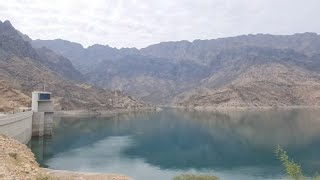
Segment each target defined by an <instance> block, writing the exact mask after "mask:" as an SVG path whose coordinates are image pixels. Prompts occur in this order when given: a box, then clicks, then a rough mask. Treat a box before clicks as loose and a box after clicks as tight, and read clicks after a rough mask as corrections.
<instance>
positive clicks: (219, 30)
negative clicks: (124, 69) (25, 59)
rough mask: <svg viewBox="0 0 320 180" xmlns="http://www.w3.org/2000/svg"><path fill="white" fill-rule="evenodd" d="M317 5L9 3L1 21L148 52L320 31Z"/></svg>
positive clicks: (179, 0) (0, 8)
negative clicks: (172, 44)
mask: <svg viewBox="0 0 320 180" xmlns="http://www.w3.org/2000/svg"><path fill="white" fill-rule="evenodd" d="M319 9H320V1H319V0H90V1H88V0H52V1H51V0H50V1H46V0H10V1H5V2H2V3H0V20H1V21H4V20H7V19H8V20H10V21H11V22H12V24H13V25H14V26H15V27H16V28H17V29H19V30H20V31H22V32H23V33H25V34H28V35H29V36H30V37H31V38H32V39H56V38H62V39H66V40H70V41H74V42H78V43H81V44H83V45H84V46H88V45H92V44H104V45H105V44H108V45H110V46H112V47H118V48H119V47H138V48H141V47H145V46H148V45H150V44H155V43H158V42H161V41H177V40H189V41H193V40H194V39H213V38H219V37H228V36H235V35H241V34H250V33H252V34H256V33H270V34H293V33H296V32H297V33H299V32H306V31H308V32H316V33H319V32H320V21H319V20H318V18H319V17H320V10H319Z"/></svg>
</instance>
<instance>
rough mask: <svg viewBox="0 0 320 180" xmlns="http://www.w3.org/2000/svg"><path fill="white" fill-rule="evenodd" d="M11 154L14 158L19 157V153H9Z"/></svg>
mask: <svg viewBox="0 0 320 180" xmlns="http://www.w3.org/2000/svg"><path fill="white" fill-rule="evenodd" d="M9 156H10V157H12V158H14V159H17V158H18V154H17V153H9Z"/></svg>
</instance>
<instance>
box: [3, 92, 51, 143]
mask: <svg viewBox="0 0 320 180" xmlns="http://www.w3.org/2000/svg"><path fill="white" fill-rule="evenodd" d="M53 114H54V111H53V102H52V100H51V93H50V92H39V91H35V92H32V111H29V112H23V113H19V114H12V115H5V116H0V134H5V135H7V136H9V137H11V138H13V139H16V140H18V141H19V142H21V143H24V144H27V143H28V142H29V141H30V139H31V137H32V136H44V135H52V133H53V130H52V125H53Z"/></svg>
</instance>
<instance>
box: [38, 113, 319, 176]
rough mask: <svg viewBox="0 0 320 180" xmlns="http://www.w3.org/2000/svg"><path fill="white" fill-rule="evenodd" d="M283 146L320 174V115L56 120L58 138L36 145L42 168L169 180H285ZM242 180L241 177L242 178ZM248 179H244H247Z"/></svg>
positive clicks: (149, 115)
mask: <svg viewBox="0 0 320 180" xmlns="http://www.w3.org/2000/svg"><path fill="white" fill-rule="evenodd" d="M278 144H280V145H282V146H283V147H284V148H285V149H286V150H288V152H289V153H290V155H291V156H292V157H294V158H295V159H296V160H297V161H299V162H300V163H301V164H302V166H303V167H304V168H305V170H306V171H307V173H312V172H315V171H316V170H319V169H320V164H319V163H320V157H319V155H318V152H319V150H320V111H319V110H315V109H305V110H301V109H300V110H282V111H277V110H263V111H225V112H221V111H220V112H199V111H186V110H178V109H167V110H164V111H162V112H146V113H142V112H140V113H131V114H126V115H119V116H116V117H108V118H102V117H83V118H81V117H57V119H55V128H54V136H52V137H51V138H44V139H33V140H32V150H33V152H35V154H36V156H37V159H38V161H39V162H40V163H41V164H42V165H43V166H49V167H51V168H57V169H69V170H84V171H96V172H118V173H125V174H128V175H131V176H133V177H136V178H137V179H144V178H147V176H148V175H150V177H152V176H154V174H157V176H159V177H160V178H159V179H161V178H162V179H168V178H169V177H171V176H173V175H174V174H177V173H181V172H184V171H196V172H198V171H199V172H208V171H209V172H213V173H214V174H217V175H220V176H221V177H224V178H227V179H228V178H231V179H232V175H236V177H242V176H244V177H243V179H250V178H249V177H248V176H250V177H251V178H252V179H255V178H257V177H259V178H275V177H278V176H281V174H282V171H281V168H280V164H279V162H278V161H277V160H276V159H275V158H274V153H273V151H274V149H275V147H276V146H277V145H278ZM238 179H239V178H238ZM240 179H241V178H240Z"/></svg>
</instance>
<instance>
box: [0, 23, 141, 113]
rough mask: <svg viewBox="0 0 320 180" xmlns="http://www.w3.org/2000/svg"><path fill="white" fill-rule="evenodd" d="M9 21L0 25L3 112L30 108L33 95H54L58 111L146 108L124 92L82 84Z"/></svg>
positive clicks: (59, 60)
mask: <svg viewBox="0 0 320 180" xmlns="http://www.w3.org/2000/svg"><path fill="white" fill-rule="evenodd" d="M26 40H27V39H26V37H25V36H21V33H19V32H18V31H17V30H15V28H14V27H13V26H12V25H11V23H10V22H9V21H5V22H0V81H1V84H0V92H1V93H0V110H1V111H8V110H12V107H13V106H15V107H20V106H29V105H30V100H31V98H30V96H31V92H32V91H35V90H42V89H43V87H44V86H45V88H46V90H48V91H51V92H52V93H53V95H54V102H55V106H56V108H58V109H64V110H75V109H94V110H108V109H130V108H138V109H139V108H144V107H146V106H145V104H143V103H141V102H139V101H137V100H135V99H134V98H132V97H131V96H129V95H127V94H125V93H123V92H121V91H111V90H106V89H103V88H99V87H96V86H92V85H90V84H86V83H83V82H82V80H83V76H82V74H81V73H80V72H79V71H77V70H76V69H75V68H74V67H73V65H72V63H71V62H70V60H68V59H67V58H65V57H63V56H61V55H58V54H56V53H54V52H53V51H52V50H49V49H47V48H39V49H34V48H33V47H32V46H31V44H30V42H28V40H27V41H26Z"/></svg>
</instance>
